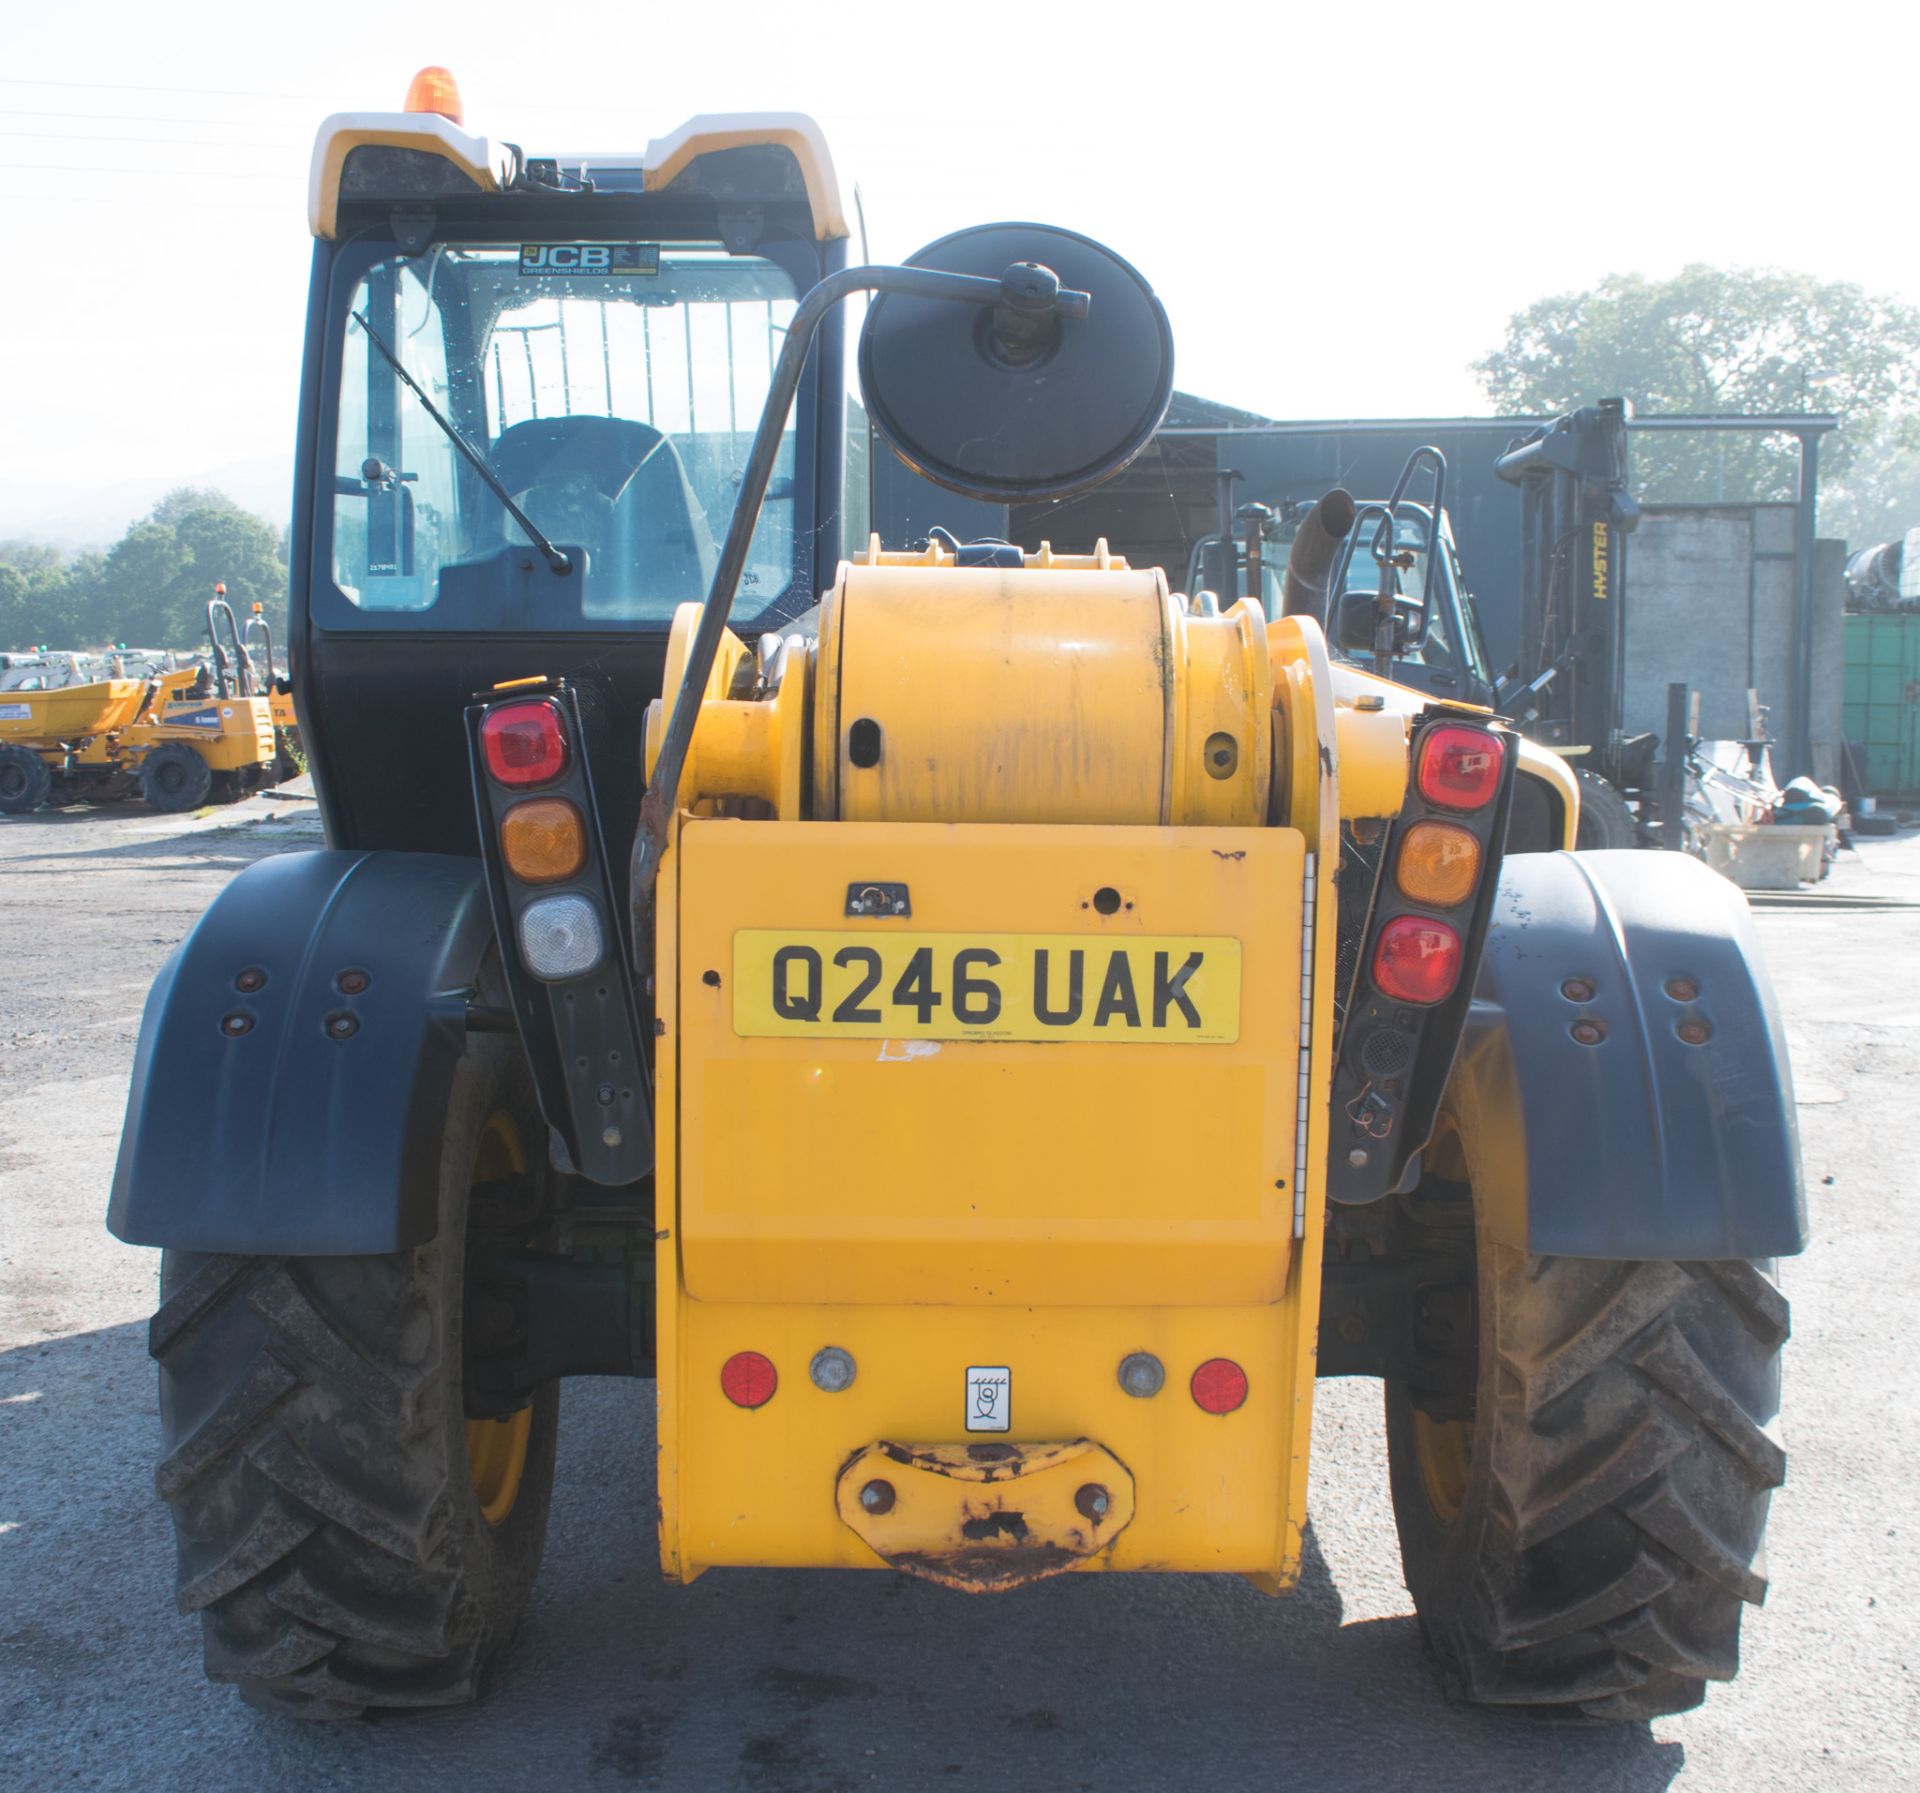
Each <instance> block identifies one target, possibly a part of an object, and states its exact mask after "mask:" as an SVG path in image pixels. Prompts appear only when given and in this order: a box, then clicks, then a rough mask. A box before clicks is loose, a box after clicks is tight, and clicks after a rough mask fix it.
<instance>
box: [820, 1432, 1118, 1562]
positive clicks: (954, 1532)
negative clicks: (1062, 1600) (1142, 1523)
mask: <svg viewBox="0 0 1920 1793" xmlns="http://www.w3.org/2000/svg"><path fill="white" fill-rule="evenodd" d="M881 1468H885V1469H886V1470H887V1473H888V1475H889V1477H891V1481H890V1483H889V1487H890V1489H891V1491H893V1492H894V1494H895V1499H894V1500H893V1501H891V1502H887V1503H884V1504H882V1505H881V1506H880V1507H879V1509H878V1510H876V1505H875V1504H874V1503H872V1502H870V1501H869V1500H868V1499H867V1498H866V1496H867V1494H868V1493H869V1491H870V1489H871V1488H872V1486H873V1480H874V1472H875V1470H877V1469H881ZM1092 1495H1098V1496H1099V1497H1100V1499H1099V1500H1094V1499H1090V1498H1089V1497H1090V1496H1092ZM834 1498H835V1508H836V1510H837V1512H838V1513H839V1515H840V1518H841V1520H842V1521H843V1522H844V1523H845V1524H846V1525H847V1527H848V1528H849V1529H850V1530H851V1531H853V1532H854V1533H855V1534H856V1535H857V1536H858V1537H859V1538H860V1539H861V1541H862V1542H863V1543H865V1544H866V1545H867V1547H868V1548H869V1549H870V1550H872V1551H873V1552H874V1554H875V1555H876V1556H878V1557H879V1558H880V1559H881V1560H882V1561H883V1562H886V1563H888V1564H890V1565H892V1566H893V1567H894V1568H896V1569H899V1570H900V1571H902V1573H904V1574H908V1575H913V1576H916V1577H918V1578H919V1579H921V1580H923V1581H933V1582H938V1583H939V1584H940V1585H941V1586H942V1587H950V1588H955V1589H958V1590H960V1591H962V1592H965V1593H976V1594H979V1593H1000V1592H1005V1591H1007V1590H1009V1589H1012V1588H1017V1587H1024V1586H1025V1585H1026V1584H1027V1583H1029V1582H1032V1581H1039V1580H1041V1579H1043V1578H1045V1577H1047V1576H1050V1575H1058V1574H1061V1573H1063V1572H1064V1571H1066V1570H1068V1569H1071V1568H1073V1567H1075V1566H1076V1565H1077V1564H1081V1563H1084V1562H1086V1561H1087V1560H1088V1559H1089V1558H1090V1557H1092V1556H1094V1555H1096V1554H1098V1553H1099V1552H1101V1551H1105V1550H1108V1549H1110V1548H1111V1547H1112V1545H1113V1542H1114V1540H1115V1539H1117V1538H1118V1537H1119V1535H1120V1533H1121V1532H1123V1531H1124V1530H1125V1529H1126V1528H1127V1526H1128V1524H1129V1523H1130V1522H1131V1520H1132V1518H1133V1478H1132V1476H1131V1474H1130V1473H1129V1472H1128V1470H1127V1467H1126V1465H1125V1464H1123V1463H1122V1462H1121V1461H1120V1460H1119V1458H1117V1457H1115V1456H1114V1455H1113V1453H1112V1452H1111V1451H1108V1450H1106V1449H1105V1448H1104V1447H1102V1446H1100V1445H1097V1444H1095V1443H1093V1442H1092V1441H1091V1440H1089V1439H1085V1438H1078V1439H1074V1440H1072V1441H1071V1442H1069V1443H1064V1444H1011V1443H1001V1442H994V1443H985V1442H982V1443H968V1444H941V1445H903V1444H899V1443H895V1442H893V1441H890V1440H883V1441H880V1442H877V1443H875V1444H872V1445H869V1446H867V1447H866V1448H865V1449H864V1450H860V1451H856V1452H855V1453H854V1454H853V1455H852V1456H851V1457H850V1458H848V1460H847V1461H846V1463H845V1464H844V1465H842V1467H841V1470H840V1474H839V1478H838V1481H837V1484H836V1488H835V1497H834ZM1102 1502H1105V1503H1106V1504H1105V1505H1104V1506H1103V1505H1102ZM1089 1507H1092V1508H1094V1509H1096V1510H1094V1511H1089V1510H1088V1508H1089Z"/></svg>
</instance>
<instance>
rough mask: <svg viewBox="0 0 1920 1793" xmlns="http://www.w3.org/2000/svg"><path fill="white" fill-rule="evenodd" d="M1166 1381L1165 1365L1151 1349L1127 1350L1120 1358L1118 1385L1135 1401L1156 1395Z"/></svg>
mask: <svg viewBox="0 0 1920 1793" xmlns="http://www.w3.org/2000/svg"><path fill="white" fill-rule="evenodd" d="M1166 1381H1167V1369H1166V1365H1165V1364H1163V1363H1162V1362H1161V1361H1160V1360H1159V1358H1157V1357H1155V1356H1154V1354H1153V1353H1152V1352H1151V1351H1133V1352H1129V1353H1128V1354H1127V1355H1126V1356H1125V1357H1123V1358H1121V1360H1120V1386H1121V1387H1122V1388H1124V1389H1125V1390H1126V1391H1127V1393H1128V1394H1130V1395H1132V1396H1133V1397H1134V1399H1135V1400H1137V1401H1145V1400H1149V1399H1151V1398H1152V1397H1153V1396H1154V1395H1157V1394H1158V1393H1159V1392H1160V1391H1161V1389H1162V1388H1164V1387H1165V1386H1166Z"/></svg>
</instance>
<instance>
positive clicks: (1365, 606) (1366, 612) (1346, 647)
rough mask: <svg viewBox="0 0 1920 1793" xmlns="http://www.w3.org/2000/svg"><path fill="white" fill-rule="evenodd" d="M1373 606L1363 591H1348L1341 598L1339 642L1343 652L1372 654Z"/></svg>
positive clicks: (1372, 601)
mask: <svg viewBox="0 0 1920 1793" xmlns="http://www.w3.org/2000/svg"><path fill="white" fill-rule="evenodd" d="M1373 604H1374V600H1373V599H1372V598H1371V597H1369V596H1368V595H1367V594H1366V593H1365V592H1363V591H1350V592H1347V593H1346V594H1345V595H1344V596H1343V597H1342V598H1341V600H1340V629H1339V641H1340V647H1341V650H1342V651H1343V652H1345V653H1349V654H1370V653H1372V652H1373Z"/></svg>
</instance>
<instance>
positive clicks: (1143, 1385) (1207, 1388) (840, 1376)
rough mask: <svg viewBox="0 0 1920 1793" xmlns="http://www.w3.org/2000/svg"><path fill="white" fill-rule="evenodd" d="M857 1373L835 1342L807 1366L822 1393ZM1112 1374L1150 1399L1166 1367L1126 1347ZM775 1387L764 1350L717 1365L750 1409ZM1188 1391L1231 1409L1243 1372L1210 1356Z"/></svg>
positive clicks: (1203, 1406)
mask: <svg viewBox="0 0 1920 1793" xmlns="http://www.w3.org/2000/svg"><path fill="white" fill-rule="evenodd" d="M856 1374H857V1370H856V1367H855V1364H854V1361H853V1358H852V1356H851V1355H850V1354H849V1353H847V1352H846V1351H843V1350H842V1349H841V1348H840V1347H839V1346H838V1345H825V1346H822V1347H821V1349H820V1350H818V1351H816V1352H815V1353H814V1355H813V1361H812V1362H811V1363H810V1364H808V1366H807V1376H808V1379H809V1380H810V1381H811V1382H812V1383H813V1385H814V1387H815V1388H817V1389H819V1390H820V1391H821V1393H823V1394H830V1395H837V1394H840V1393H842V1392H843V1391H844V1390H846V1389H849V1388H851V1387H852V1386H853V1380H854V1377H855V1375H856ZM1116 1379H1117V1380H1118V1381H1119V1384H1120V1386H1121V1387H1122V1388H1124V1389H1125V1390H1126V1391H1127V1393H1128V1394H1130V1395H1132V1396H1134V1397H1135V1398H1136V1399H1138V1400H1143V1401H1146V1400H1151V1399H1152V1398H1153V1397H1154V1396H1155V1395H1157V1394H1158V1393H1159V1392H1160V1390H1161V1389H1162V1388H1163V1387H1164V1386H1165V1385H1166V1380H1167V1372H1166V1366H1165V1365H1163V1364H1162V1363H1161V1361H1160V1359H1159V1358H1157V1357H1156V1356H1154V1354H1153V1353H1152V1352H1151V1351H1131V1352H1129V1353H1128V1354H1127V1355H1126V1356H1125V1357H1123V1358H1122V1359H1121V1360H1120V1365H1119V1368H1118V1370H1117V1372H1116ZM779 1387H780V1372H779V1371H778V1370H776V1369H775V1368H774V1365H773V1359H772V1358H770V1357H768V1356H766V1355H765V1354H764V1353H763V1352H759V1351H736V1352H734V1354H733V1355H732V1356H731V1357H729V1358H728V1359H727V1361H726V1362H725V1363H723V1364H722V1365H721V1366H720V1392H721V1393H722V1394H723V1395H725V1396H726V1397H727V1399H728V1400H729V1401H731V1402H732V1403H733V1404H734V1406H736V1407H744V1408H746V1409H747V1410H748V1411H749V1412H751V1411H752V1410H753V1409H755V1408H758V1407H764V1406H766V1404H767V1403H768V1402H769V1401H771V1400H772V1399H773V1397H774V1394H775V1392H776V1391H777V1390H778V1389H779ZM1187 1392H1188V1393H1189V1394H1190V1395H1191V1396H1192V1397H1193V1404H1194V1405H1195V1406H1196V1407H1198V1408H1199V1409H1200V1411H1201V1412H1202V1413H1212V1414H1227V1413H1234V1412H1237V1411H1238V1410H1239V1409H1240V1408H1242V1407H1244V1406H1245V1405H1246V1401H1247V1372H1246V1371H1245V1370H1243V1369H1242V1368H1241V1367H1240V1366H1239V1365H1238V1364H1237V1363H1235V1362H1234V1361H1233V1359H1232V1358H1231V1357H1209V1358H1208V1359H1207V1360H1206V1362H1205V1363H1203V1364H1201V1365H1200V1366H1199V1368H1197V1369H1196V1370H1195V1371H1194V1372H1193V1375H1192V1377H1191V1378H1190V1379H1189V1381H1188V1383H1187Z"/></svg>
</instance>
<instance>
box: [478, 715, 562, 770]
mask: <svg viewBox="0 0 1920 1793" xmlns="http://www.w3.org/2000/svg"><path fill="white" fill-rule="evenodd" d="M480 746H481V749H482V751H483V752H484V753H485V754H486V756H487V770H488V771H489V772H491V773H492V774H493V775H494V777H495V778H496V779H498V780H499V781H500V783H502V784H506V785H515V786H519V785H528V784H545V783H546V782H547V780H548V779H550V778H558V777H559V776H560V774H561V773H562V772H564V771H565V770H566V769H567V730H566V725H565V724H564V723H563V722H562V721H561V720H560V712H559V711H558V710H557V709H556V708H555V707H554V706H553V705H552V704H550V703H548V702H547V701H546V699H545V698H537V699H532V700H529V701H527V702H523V703H508V704H497V705H495V706H494V708H492V709H491V710H489V711H488V712H487V713H486V715H485V716H484V717H483V718H482V719H481V723H480Z"/></svg>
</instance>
